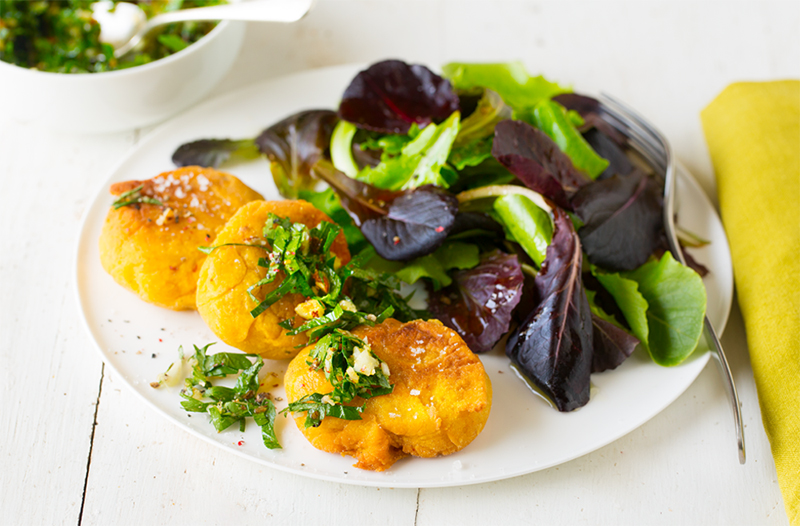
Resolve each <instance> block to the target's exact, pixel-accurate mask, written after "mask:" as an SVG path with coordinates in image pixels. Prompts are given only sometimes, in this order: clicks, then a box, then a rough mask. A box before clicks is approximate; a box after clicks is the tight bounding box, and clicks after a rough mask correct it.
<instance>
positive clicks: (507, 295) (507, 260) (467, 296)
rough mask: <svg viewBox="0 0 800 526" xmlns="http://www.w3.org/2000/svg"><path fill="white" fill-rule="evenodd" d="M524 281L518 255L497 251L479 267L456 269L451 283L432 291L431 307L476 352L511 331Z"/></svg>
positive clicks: (484, 349) (490, 345)
mask: <svg viewBox="0 0 800 526" xmlns="http://www.w3.org/2000/svg"><path fill="white" fill-rule="evenodd" d="M522 282H523V275H522V268H521V267H520V265H519V261H518V260H517V256H515V255H509V254H504V253H502V252H500V251H499V250H495V251H494V252H492V253H490V254H486V255H484V256H483V257H482V258H481V262H480V263H479V264H478V266H477V267H475V268H472V269H469V270H460V271H457V272H455V273H454V274H453V283H452V284H451V285H450V286H448V287H445V288H443V289H440V290H438V291H430V294H429V296H428V310H429V311H430V313H431V314H432V315H433V316H434V317H435V318H437V319H438V320H440V321H441V322H442V323H444V324H445V325H446V326H448V327H450V328H451V329H453V330H454V331H456V332H458V333H459V334H460V335H461V337H462V338H464V341H465V342H466V344H467V346H468V347H469V348H470V349H472V351H473V352H476V353H482V352H487V351H490V350H491V349H492V348H493V347H494V346H495V344H496V343H497V342H498V341H499V340H500V338H502V337H503V335H504V334H505V333H506V331H508V327H509V324H510V323H511V313H512V312H513V311H514V308H515V307H516V306H517V303H519V300H520V297H521V296H522Z"/></svg>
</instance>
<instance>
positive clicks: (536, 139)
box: [492, 120, 590, 210]
mask: <svg viewBox="0 0 800 526" xmlns="http://www.w3.org/2000/svg"><path fill="white" fill-rule="evenodd" d="M492 155H493V156H494V157H495V159H497V160H498V161H499V162H500V164H502V165H503V166H505V167H506V168H507V169H508V170H509V171H510V172H511V173H513V174H514V175H516V176H517V177H518V178H519V180H520V181H522V183H523V184H524V185H525V186H527V187H528V188H530V189H531V190H535V191H536V192H539V193H540V194H542V195H543V196H545V197H547V198H548V199H550V200H551V201H553V202H554V203H556V204H557V205H559V206H560V207H562V208H564V209H566V210H572V206H571V205H570V201H569V197H570V196H572V194H574V193H575V192H576V191H577V190H578V189H579V188H580V187H582V186H585V185H586V184H588V183H589V182H590V180H589V179H587V178H586V176H584V175H583V174H581V173H580V172H579V171H578V170H576V169H575V166H573V164H572V161H571V160H570V159H569V157H567V155H566V154H565V153H564V152H562V151H561V150H560V149H559V148H558V146H557V145H556V143H554V142H553V140H552V139H550V137H548V136H547V135H546V134H545V133H544V132H543V131H541V130H537V129H536V128H534V127H533V126H531V125H530V124H527V123H525V122H522V121H511V120H509V121H503V122H501V123H499V124H498V125H497V126H496V127H495V133H494V145H493V146H492Z"/></svg>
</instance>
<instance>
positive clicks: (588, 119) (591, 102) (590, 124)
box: [553, 93, 628, 158]
mask: <svg viewBox="0 0 800 526" xmlns="http://www.w3.org/2000/svg"><path fill="white" fill-rule="evenodd" d="M553 100H554V101H556V102H558V103H559V104H561V105H562V106H564V107H565V108H566V109H567V110H569V111H575V112H577V113H578V115H580V116H581V118H582V119H583V125H582V126H579V127H578V129H579V130H580V131H581V132H582V133H585V132H586V131H588V130H590V129H592V128H596V129H598V130H600V131H601V132H602V133H603V135H605V136H607V137H608V138H610V139H611V140H612V141H614V142H615V143H616V144H617V146H620V147H625V146H626V145H627V144H628V139H627V138H626V137H625V136H624V135H623V134H622V133H620V132H619V131H618V130H617V129H616V128H614V126H612V125H611V124H609V123H608V122H606V121H605V120H604V119H603V118H602V117H601V115H602V114H603V108H602V106H601V105H600V101H598V100H597V99H593V98H592V97H587V96H586V95H578V94H577V93H563V94H561V95H556V96H555V97H553ZM587 140H588V139H587ZM597 153H599V154H600V156H601V157H604V158H607V157H605V155H603V154H602V153H601V152H597Z"/></svg>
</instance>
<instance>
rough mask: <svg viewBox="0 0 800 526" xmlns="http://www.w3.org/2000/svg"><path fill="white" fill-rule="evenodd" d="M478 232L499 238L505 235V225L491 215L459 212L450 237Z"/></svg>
mask: <svg viewBox="0 0 800 526" xmlns="http://www.w3.org/2000/svg"><path fill="white" fill-rule="evenodd" d="M478 230H482V231H484V232H490V233H492V234H496V235H498V236H502V235H504V231H503V225H501V224H500V223H498V222H497V221H495V220H494V218H492V216H490V215H489V214H484V213H483V212H459V213H458V214H456V219H455V222H454V223H453V228H452V229H451V230H450V236H455V235H457V234H462V233H465V232H473V233H474V232H475V231H478ZM465 235H466V234H465Z"/></svg>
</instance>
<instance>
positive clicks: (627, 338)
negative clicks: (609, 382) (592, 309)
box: [592, 313, 639, 373]
mask: <svg viewBox="0 0 800 526" xmlns="http://www.w3.org/2000/svg"><path fill="white" fill-rule="evenodd" d="M638 344H639V339H638V338H636V336H633V335H631V334H629V333H628V331H626V330H624V329H621V328H620V327H618V326H617V325H614V324H613V323H611V322H609V321H606V320H604V319H603V318H601V317H599V316H597V315H595V314H594V313H592V347H593V348H594V352H593V353H592V372H593V373H602V372H603V371H608V370H609V369H616V368H617V367H619V366H620V365H621V364H622V362H624V361H625V360H626V359H627V358H628V357H629V356H630V355H631V354H632V353H633V350H634V349H635V348H636V346H637V345H638Z"/></svg>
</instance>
